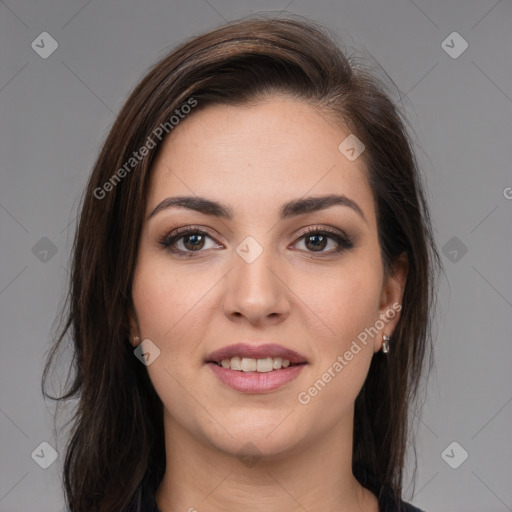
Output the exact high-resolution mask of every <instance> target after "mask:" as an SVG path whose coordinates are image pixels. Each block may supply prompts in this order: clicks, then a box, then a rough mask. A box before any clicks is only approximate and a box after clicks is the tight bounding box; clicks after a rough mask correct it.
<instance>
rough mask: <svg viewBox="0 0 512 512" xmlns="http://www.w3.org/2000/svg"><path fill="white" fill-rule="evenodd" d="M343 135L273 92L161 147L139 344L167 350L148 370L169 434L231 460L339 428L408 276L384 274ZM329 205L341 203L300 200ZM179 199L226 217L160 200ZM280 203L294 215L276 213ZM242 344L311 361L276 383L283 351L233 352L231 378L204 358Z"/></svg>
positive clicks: (177, 132)
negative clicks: (248, 448) (243, 451)
mask: <svg viewBox="0 0 512 512" xmlns="http://www.w3.org/2000/svg"><path fill="white" fill-rule="evenodd" d="M349 135H350V132H348V131H346V130H343V129H341V128H340V127H338V126H335V125H334V124H333V123H331V122H329V121H328V120H327V119H326V118H325V117H322V116H321V115H320V114H319V112H318V110H317V109H315V108H313V107H312V106H309V105H308V104H306V103H304V102H302V101H299V100H296V99H292V98H289V97H287V96H275V97H273V98H271V99H267V100H265V101H262V102H260V103H258V104H257V105H251V106H236V107H231V106H225V105H215V106H208V107H206V108H204V109H203V110H200V111H196V112H194V113H193V114H192V115H190V117H189V118H186V119H185V120H184V121H182V122H181V123H180V124H179V125H178V126H177V127H176V128H175V129H174V130H173V132H172V134H171V136H170V137H169V138H168V139H167V140H166V141H165V144H164V145H163V147H162V149H161V152H160V154H159V156H158V159H157V161H156V163H155V166H154V168H153V175H152V183H151V187H150V191H149V196H148V203H147V211H146V218H145V221H144V227H143V232H142V235H141V239H140V246H139V252H138V259H137V265H136V270H135V275H134V281H133V289H132V293H133V302H134V306H135V317H134V318H133V319H132V331H133V332H132V334H134V335H138V336H140V339H141V340H146V339H149V340H151V342H152V343H153V344H154V345H155V346H156V347H158V349H159V350H160V354H159V356H158V357H157V358H156V359H154V362H152V363H151V364H149V365H148V366H147V371H148V372H149V376H150V379H151V381H152V383H153V385H154V387H155V390H156V392H157V393H158V395H159V396H160V398H161V400H162V402H163V406H164V414H165V418H166V427H167V428H173V429H175V430H176V431H178V430H181V431H182V432H183V431H186V432H187V433H188V434H190V435H191V436H192V437H193V438H195V439H197V440H198V441H201V442H202V443H203V444H204V443H206V444H207V445H208V446H210V447H215V448H218V449H220V450H222V451H225V452H228V453H236V452H237V451H238V450H239V449H240V448H241V447H242V446H244V445H245V444H246V443H248V442H251V443H252V444H254V445H255V446H256V447H257V449H258V450H259V451H260V452H262V453H266V454H279V453H284V452H285V451H286V450H292V449H293V448H297V447H300V446H302V447H304V446H305V445H307V444H308V443H312V442H314V440H315V439H316V438H319V436H322V435H323V434H325V433H326V432H328V431H331V430H332V429H333V428H338V427H339V425H345V426H346V425H348V423H349V420H350V418H351V416H350V415H351V413H352V412H353V405H354V401H355V399H356V397H357V395H358V393H359V391H360V389H361V387H362V385H363V383H364V380H365V378H366V375H367V372H368V369H369V365H370V362H371V359H372V356H373V354H374V352H376V351H377V350H379V349H380V347H381V343H382V334H387V335H390V334H391V333H392V332H393V329H394V327H395V325H396V322H397V320H398V317H399V314H398V310H399V308H400V306H397V303H400V302H401V294H402V289H403V283H404V278H405V272H406V270H403V272H402V270H401V269H397V274H396V277H397V279H393V278H390V279H385V276H384V273H383V266H382V261H381V257H380V250H379V244H378V237H377V224H376V212H375V208H374V202H373V196H372V193H371V190H370V188H369V185H368V182H367V179H366V177H365V164H364V161H363V158H364V152H363V153H362V155H361V156H360V157H359V158H356V159H355V160H354V159H353V157H352V153H353V152H352V151H350V149H349V150H348V151H347V150H346V148H345V146H342V148H345V154H344V153H342V152H341V151H340V149H338V146H339V145H340V143H341V142H342V141H344V139H346V137H347V136H349ZM349 140H350V139H349ZM345 155H348V156H350V157H351V158H350V159H349V158H347V156H345ZM334 195H336V196H340V197H342V198H345V199H341V200H340V201H339V202H337V203H329V202H325V203H324V204H323V206H324V207H322V203H321V202H314V203H313V202H311V203H308V202H307V200H308V199H310V198H320V197H322V196H334ZM178 196H187V197H190V198H191V199H193V200H194V201H195V204H196V205H199V206H202V207H206V206H207V203H206V201H211V202H215V203H218V204H219V205H220V207H219V210H220V209H222V210H227V211H228V212H229V213H230V214H231V217H230V218H228V217H226V216H219V215H216V214H217V213H219V211H217V209H216V208H212V207H210V208H209V209H206V208H205V209H203V211H202V212H200V211H197V210H194V209H191V208H187V207H185V206H180V207H176V206H169V205H167V207H165V203H163V204H162V201H165V200H167V199H168V198H176V197H178ZM200 198H201V199H203V198H204V200H205V202H203V203H201V202H200V201H199V199H200ZM288 203H297V205H296V206H295V207H294V206H293V205H289V206H288V207H287V208H286V209H285V210H284V211H282V209H283V207H284V205H287V204H288ZM182 204H183V203H182ZM308 204H309V205H310V206H311V208H308ZM159 205H160V208H158V211H156V212H154V210H155V208H157V207H158V206H159ZM314 205H316V206H314ZM152 212H154V213H153V214H152V215H151V213H152ZM184 228H186V229H190V232H189V233H188V234H187V233H185V234H183V233H180V234H179V236H177V237H176V238H175V239H174V241H172V240H171V238H173V234H175V231H176V230H178V229H180V230H183V229H184ZM308 230H312V231H314V232H313V233H309V234H308V233H306V232H307V231H308ZM304 235H305V236H304ZM169 242H171V245H169ZM166 245H167V247H166ZM384 315H387V316H384ZM391 316H392V317H393V318H390V317H391ZM144 343H145V344H146V343H148V342H144ZM237 343H246V344H248V345H250V346H251V347H252V348H254V347H258V346H260V345H262V344H267V343H271V344H277V345H280V346H281V347H282V348H283V349H289V350H292V351H295V352H297V353H298V354H300V356H301V360H305V361H306V363H305V364H302V365H300V366H299V365H297V366H295V365H294V366H290V367H289V368H288V369H276V370H272V371H271V372H269V371H268V370H269V368H270V367H272V366H273V365H274V364H276V365H277V367H279V364H278V363H279V360H278V359H277V357H278V356H279V354H280V351H279V349H278V350H277V352H271V351H270V350H268V352H269V353H267V354H266V355H267V356H269V355H270V356H272V355H273V356H274V358H273V359H272V360H269V359H266V357H265V355H264V353H265V349H263V351H262V352H259V353H253V352H250V351H249V350H248V349H245V350H246V351H247V353H246V354H245V355H246V356H248V357H247V358H246V359H247V360H246V361H245V362H243V361H242V359H243V355H244V354H243V353H239V354H238V355H240V357H241V360H240V361H238V360H237V359H231V358H230V357H228V356H229V355H230V354H234V353H235V354H236V352H233V351H231V352H229V351H228V353H227V355H226V354H224V356H222V357H221V358H222V359H228V360H229V362H230V365H231V364H232V365H233V366H234V368H235V369H231V367H229V368H222V366H219V365H216V364H215V363H213V362H207V361H209V360H210V358H209V355H210V354H212V353H213V352H215V351H218V350H219V349H222V348H224V347H226V346H229V345H232V344H237ZM144 346H145V347H146V346H147V347H148V348H149V347H150V345H144ZM150 351H151V349H150ZM242 352H244V349H243V350H242ZM251 356H260V357H251ZM282 358H283V359H285V357H284V356H283V357H282ZM255 359H256V360H257V359H261V360H263V362H258V361H256V362H255V363H254V360H255ZM237 362H239V363H240V364H242V365H243V368H244V370H250V372H249V371H244V370H242V371H240V370H236V368H238V367H237V366H236V365H237ZM281 363H282V361H281ZM253 364H256V372H257V373H255V372H254V370H251V369H252V368H253V366H251V365H253ZM245 365H247V366H245ZM258 365H259V366H258ZM267 365H270V366H267ZM258 368H259V369H260V370H262V371H261V372H258V371H257V370H258ZM326 375H327V376H326ZM319 381H320V382H319ZM315 383H316V387H315ZM292 413H293V414H292ZM343 419H345V420H346V421H345V422H343V421H340V420H343Z"/></svg>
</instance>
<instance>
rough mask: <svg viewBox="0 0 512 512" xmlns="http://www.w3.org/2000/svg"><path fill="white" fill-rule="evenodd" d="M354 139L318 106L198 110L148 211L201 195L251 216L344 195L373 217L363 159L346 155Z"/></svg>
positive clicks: (280, 103) (164, 154) (272, 103)
mask: <svg viewBox="0 0 512 512" xmlns="http://www.w3.org/2000/svg"><path fill="white" fill-rule="evenodd" d="M349 135H350V132H349V131H348V130H347V129H346V128H343V126H341V125H339V124H337V123H334V121H333V120H332V119H331V118H328V117H327V116H326V115H325V114H321V113H320V112H319V110H318V108H315V107H314V106H312V105H310V104H307V103H305V102H304V101H301V100H297V99H294V98H291V97H287V96H277V97H272V98H268V99H265V100H262V101H259V102H257V103H254V104H251V105H241V106H226V105H208V106H206V107H205V108H203V109H201V108H200V105H199V110H197V111H194V112H193V114H191V115H190V116H189V117H188V118H185V119H184V120H182V121H181V122H180V124H179V125H178V126H176V127H175V128H174V130H173V131H172V132H171V134H170V135H169V136H168V137H167V139H166V140H165V141H164V144H163V147H162V148H161V151H160V153H159V155H158V158H157V160H156V162H155V164H154V167H153V170H152V179H151V182H152V184H151V187H150V193H149V198H148V209H149V208H151V207H154V205H155V204H156V203H158V202H159V201H161V200H162V199H164V198H165V197H168V196H169V195H182V194H183V195H191V194H196V195H198V196H203V197H209V198H211V199H215V200H217V201H219V202H226V200H228V199H229V202H230V203H231V204H233V206H234V209H235V211H236V210H237V209H240V213H244V211H245V213H247V211H251V212H256V211H257V210H261V211H269V210H274V209H276V208H278V206H280V205H281V204H282V203H283V202H284V201H285V200H287V199H296V198H299V197H303V196H309V195H321V194H330V193H339V194H343V195H346V196H348V197H350V198H351V199H353V200H355V201H357V202H358V203H359V204H360V205H361V208H363V210H364V211H365V214H366V215H367V217H368V218H372V217H373V216H374V205H373V196H372V193H371V189H370V187H369V184H368V180H367V178H366V166H365V163H364V160H363V157H362V156H361V157H359V158H357V159H355V160H353V161H351V160H349V159H348V158H347V157H346V156H345V154H344V153H342V152H341V151H340V150H339V145H340V143H341V142H342V141H344V140H345V139H346V138H347V137H348V136H349ZM363 155H364V153H363Z"/></svg>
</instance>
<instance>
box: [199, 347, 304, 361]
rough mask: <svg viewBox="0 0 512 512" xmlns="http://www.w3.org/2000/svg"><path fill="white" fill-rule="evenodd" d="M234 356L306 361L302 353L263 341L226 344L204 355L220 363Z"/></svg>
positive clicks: (207, 358) (208, 359)
mask: <svg viewBox="0 0 512 512" xmlns="http://www.w3.org/2000/svg"><path fill="white" fill-rule="evenodd" d="M235 356H238V357H249V358H252V359H263V358H265V357H281V358H283V359H288V360H289V361H290V363H292V364H300V363H307V360H306V358H305V357H304V356H303V355H302V354H299V353H298V352H295V350H291V349H289V348H286V347H283V346H282V345H278V344H276V343H265V344H263V345H251V344H248V343H236V344H234V345H227V346H225V347H222V348H220V349H219V350H215V352H212V353H211V354H209V355H208V356H207V357H206V362H207V363H211V362H215V363H220V362H221V361H222V360H223V359H231V358H232V357H235Z"/></svg>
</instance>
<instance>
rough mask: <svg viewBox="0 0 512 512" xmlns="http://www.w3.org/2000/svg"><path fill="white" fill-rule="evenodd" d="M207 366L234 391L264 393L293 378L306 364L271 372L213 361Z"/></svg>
mask: <svg viewBox="0 0 512 512" xmlns="http://www.w3.org/2000/svg"><path fill="white" fill-rule="evenodd" d="M208 366H209V367H210V368H211V369H212V371H213V373H214V374H215V375H216V376H217V377H218V378H219V380H220V381H221V382H223V383H224V384H226V386H229V387H230V388H233V389H235V390H236V391H243V392H245V393H265V392H267V391H273V390H274V389H278V388H280V387H281V386H284V385H285V384H287V383H288V382H290V381H292V380H293V379H295V377H297V375H299V373H300V372H301V371H302V369H303V368H304V367H305V366H306V364H297V365H292V366H288V368H281V369H280V370H272V371H271V372H241V371H236V370H230V369H228V368H224V367H222V366H219V365H217V364H215V363H208Z"/></svg>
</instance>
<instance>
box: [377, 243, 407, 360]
mask: <svg viewBox="0 0 512 512" xmlns="http://www.w3.org/2000/svg"><path fill="white" fill-rule="evenodd" d="M408 271H409V261H408V259H407V254H405V252H404V253H402V254H401V255H400V256H399V257H398V258H397V259H396V260H395V262H394V263H393V268H392V271H391V273H390V274H388V275H385V277H384V282H383V285H382V292H381V297H380V304H379V320H380V321H379V320H377V322H376V324H377V325H380V326H382V328H380V329H379V335H378V336H375V341H374V352H378V351H379V350H380V349H381V347H382V336H383V335H384V334H385V335H386V336H389V337H391V335H392V334H393V331H394V330H395V327H396V325H397V323H398V320H399V319H400V311H401V310H402V297H403V294H404V290H405V284H406V282H407V274H408ZM382 324H383V325H382ZM391 343H392V340H391Z"/></svg>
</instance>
